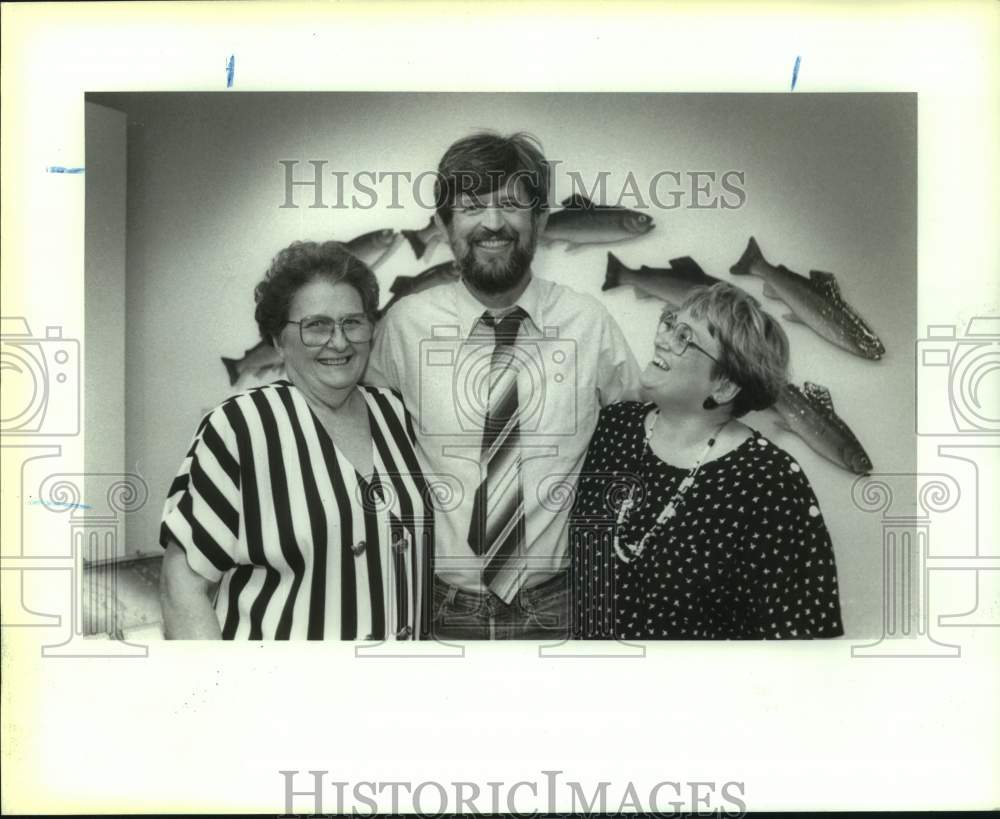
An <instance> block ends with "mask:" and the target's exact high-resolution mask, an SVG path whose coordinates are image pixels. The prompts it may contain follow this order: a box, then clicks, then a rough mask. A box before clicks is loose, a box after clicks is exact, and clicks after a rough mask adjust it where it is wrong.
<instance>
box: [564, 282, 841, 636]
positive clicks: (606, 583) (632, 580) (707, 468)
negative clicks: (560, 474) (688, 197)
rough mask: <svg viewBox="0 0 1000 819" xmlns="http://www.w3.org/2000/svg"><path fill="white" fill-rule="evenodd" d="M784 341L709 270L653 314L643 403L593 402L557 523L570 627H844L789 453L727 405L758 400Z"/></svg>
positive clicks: (782, 373)
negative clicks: (711, 281)
mask: <svg viewBox="0 0 1000 819" xmlns="http://www.w3.org/2000/svg"><path fill="white" fill-rule="evenodd" d="M787 364H788V341H787V338H786V336H785V333H784V331H783V330H782V329H781V327H780V326H779V325H778V323H777V322H776V321H775V320H774V319H773V318H771V316H769V315H768V314H767V313H765V312H764V311H763V310H761V308H760V307H759V305H758V303H757V301H756V300H755V299H754V298H753V297H752V296H750V295H748V294H747V293H746V292H744V291H743V290H741V289H739V288H737V287H734V286H732V285H729V284H726V283H723V282H720V283H718V284H715V285H713V286H712V287H710V288H700V289H699V290H697V291H695V292H694V293H692V294H691V296H690V297H689V298H688V299H687V301H686V302H685V303H684V305H683V307H682V309H681V310H679V311H678V312H677V313H676V314H675V313H673V312H671V311H670V310H666V311H664V313H663V314H662V315H661V318H660V321H659V325H658V327H657V331H656V337H655V340H654V345H653V354H652V357H651V359H650V361H649V363H648V365H647V366H646V368H645V370H644V371H643V373H642V385H643V391H644V395H645V397H647V398H648V399H649V403H646V404H642V403H637V402H625V403H619V404H615V405H612V406H610V407H607V408H606V409H605V410H604V411H603V412H602V414H601V418H600V422H599V424H598V427H597V430H596V432H595V433H594V437H593V439H592V441H591V444H590V448H589V450H588V454H587V461H586V464H585V466H584V476H583V478H582V480H581V481H580V485H579V489H578V492H577V496H576V501H575V504H574V509H573V515H572V518H571V524H570V536H571V548H572V555H573V572H574V584H575V590H576V599H575V601H574V602H575V607H576V610H575V616H574V625H575V632H576V636H578V637H581V638H591V639H609V638H617V639H640V640H641V639H653V640H656V639H692V640H713V639H763V638H768V639H788V638H791V639H794V638H809V637H836V636H839V635H841V634H842V633H843V627H842V625H841V617H840V603H839V598H838V592H837V572H836V567H835V564H834V555H833V548H832V544H831V542H830V536H829V534H828V532H827V529H826V526H825V524H824V522H823V515H822V513H821V511H820V507H819V502H818V501H817V500H816V496H815V494H814V493H813V490H812V488H811V486H810V485H809V481H808V479H807V478H806V475H805V473H804V472H803V471H802V469H801V467H800V466H799V465H798V464H797V463H796V462H795V460H794V459H793V458H792V457H791V456H790V455H789V454H788V453H787V452H785V451H784V450H782V449H781V448H779V447H777V446H775V445H774V444H773V443H772V442H771V441H769V440H768V439H766V438H765V437H764V436H763V435H761V434H760V433H759V432H757V431H755V430H753V429H751V428H750V427H748V426H746V425H745V424H743V423H742V422H741V421H739V420H738V419H739V418H741V417H742V416H744V415H745V414H746V413H747V412H749V411H751V410H762V409H766V408H767V407H769V406H771V405H772V404H773V403H774V401H775V400H776V398H777V397H778V394H779V391H780V390H781V388H782V386H783V384H784V382H785V377H786V368H787Z"/></svg>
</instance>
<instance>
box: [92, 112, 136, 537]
mask: <svg viewBox="0 0 1000 819" xmlns="http://www.w3.org/2000/svg"><path fill="white" fill-rule="evenodd" d="M85 116H86V120H85V128H86V131H85V134H86V169H87V170H86V174H87V186H86V211H85V213H86V215H85V230H86V242H85V245H84V282H85V284H84V286H85V316H84V326H85V331H86V332H85V336H84V337H85V339H86V343H85V344H84V375H83V385H84V387H85V392H84V399H83V403H84V410H83V411H84V462H85V463H86V471H87V472H88V473H91V474H92V473H102V472H103V473H112V474H120V473H122V472H124V471H125V423H124V420H125V327H124V324H123V322H122V317H123V316H124V315H125V214H126V210H125V198H126V147H127V142H126V117H125V114H123V113H122V112H121V111H115V110H113V109H111V108H107V107H105V106H103V105H97V104H95V103H92V102H88V103H86V105H85ZM95 484H96V485H97V486H98V487H100V490H99V491H101V492H103V491H104V490H105V487H106V485H107V482H106V481H104V480H101V479H97V480H96V481H95ZM84 497H90V494H88V493H87V490H86V489H85V491H84ZM119 549H120V550H125V551H134V550H135V544H134V542H128V543H125V544H121V543H119Z"/></svg>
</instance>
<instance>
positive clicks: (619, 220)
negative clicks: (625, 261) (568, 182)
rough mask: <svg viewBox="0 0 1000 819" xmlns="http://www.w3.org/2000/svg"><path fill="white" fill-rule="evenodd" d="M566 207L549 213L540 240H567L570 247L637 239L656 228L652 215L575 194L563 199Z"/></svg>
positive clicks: (546, 241) (548, 241)
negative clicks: (593, 200) (600, 202)
mask: <svg viewBox="0 0 1000 819" xmlns="http://www.w3.org/2000/svg"><path fill="white" fill-rule="evenodd" d="M561 204H562V207H563V210H557V211H555V212H554V213H552V214H551V215H550V216H549V220H548V223H547V224H546V225H545V230H544V231H543V233H542V235H541V241H542V242H545V243H550V242H566V243H567V244H568V245H569V249H570V250H572V249H574V248H577V247H580V246H583V245H606V244H612V243H616V242H624V241H626V240H629V239H638V238H639V237H640V236H645V235H646V234H647V233H649V232H650V231H651V230H652V229H653V228H654V227H656V225H655V223H654V222H653V219H652V217H651V216H649V215H648V214H645V213H639V212H638V211H635V210H629V209H628V208H623V207H621V206H620V205H595V204H594V203H593V202H591V201H590V200H589V199H588V198H587V197H586V196H583V195H582V194H576V195H574V196H571V197H569V198H568V199H564V200H563V201H562V203H561Z"/></svg>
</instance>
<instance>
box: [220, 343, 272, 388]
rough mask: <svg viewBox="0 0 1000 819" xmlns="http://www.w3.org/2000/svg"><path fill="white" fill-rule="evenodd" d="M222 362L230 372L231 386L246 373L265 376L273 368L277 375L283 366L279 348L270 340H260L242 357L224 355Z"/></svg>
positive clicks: (257, 376) (256, 376) (244, 352)
mask: <svg viewBox="0 0 1000 819" xmlns="http://www.w3.org/2000/svg"><path fill="white" fill-rule="evenodd" d="M222 363H223V364H224V365H225V367H226V372H227V373H228V374H229V384H230V386H232V385H233V384H235V383H236V382H237V381H239V380H240V379H241V378H242V377H243V376H244V375H249V376H253V377H254V378H263V377H264V376H265V375H267V373H268V372H269V371H271V370H274V371H275V374H276V375H277V371H278V370H279V369H281V367H282V366H283V365H282V362H281V356H280V355H278V351H277V349H276V348H275V347H274V345H273V344H271V343H270V342H268V341H258V342H257V343H256V344H254V346H253V347H251V348H250V349H248V350H244V351H243V355H242V356H241V357H240V358H225V357H223V359H222Z"/></svg>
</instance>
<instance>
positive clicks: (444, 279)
mask: <svg viewBox="0 0 1000 819" xmlns="http://www.w3.org/2000/svg"><path fill="white" fill-rule="evenodd" d="M460 275H461V273H460V272H459V270H458V265H456V264H455V261H454V259H449V260H448V261H446V262H441V263H440V264H436V265H434V266H433V267H428V268H427V269H426V270H425V271H424V272H423V273H420V274H418V275H416V276H397V277H396V279H395V281H393V283H392V285H391V286H390V287H389V292H390V293H392V298H391V299H390V300H389V303H388V304H386V306H385V307H383V308H382V309H381V310H380V311H379V318H381V317H382V316H384V315H385V314H386V311H387V310H388V309H389V308H390V307H392V306H393V305H394V304H395V303H396V302H397V301H399V300H400V299H401V298H404V297H406V296H409V295H412V294H413V293H419V292H420V291H421V290H428V289H430V288H431V287H437V286H438V285H442V284H449V283H451V282H453V281H455V280H456V279H458V277H459V276H460Z"/></svg>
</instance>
